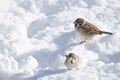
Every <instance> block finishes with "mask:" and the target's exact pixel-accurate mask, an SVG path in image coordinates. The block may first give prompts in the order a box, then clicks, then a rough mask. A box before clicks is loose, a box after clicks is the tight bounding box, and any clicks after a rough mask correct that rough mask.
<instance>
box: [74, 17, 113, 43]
mask: <svg viewBox="0 0 120 80" xmlns="http://www.w3.org/2000/svg"><path fill="white" fill-rule="evenodd" d="M74 24H75V30H76V31H77V32H78V33H79V34H80V35H82V36H83V37H84V38H85V40H84V41H81V42H80V43H81V44H82V43H84V42H86V41H87V40H90V39H91V38H92V37H93V36H95V35H102V34H109V35H112V33H111V32H107V31H102V30H100V29H98V28H97V27H96V26H95V25H93V24H92V23H90V22H88V21H86V20H84V19H83V18H77V19H76V20H75V22H74Z"/></svg>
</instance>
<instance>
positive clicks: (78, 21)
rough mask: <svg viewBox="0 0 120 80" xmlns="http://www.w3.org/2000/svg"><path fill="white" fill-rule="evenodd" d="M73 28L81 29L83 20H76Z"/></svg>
mask: <svg viewBox="0 0 120 80" xmlns="http://www.w3.org/2000/svg"><path fill="white" fill-rule="evenodd" d="M74 24H75V27H81V26H84V24H85V20H84V19H83V18H77V19H76V20H75V22H74Z"/></svg>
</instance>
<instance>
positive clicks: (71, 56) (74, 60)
mask: <svg viewBox="0 0 120 80" xmlns="http://www.w3.org/2000/svg"><path fill="white" fill-rule="evenodd" d="M65 56H66V57H67V58H68V59H69V61H70V63H71V64H73V63H75V62H76V61H77V58H78V57H77V55H76V54H74V53H69V55H65Z"/></svg>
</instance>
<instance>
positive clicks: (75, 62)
mask: <svg viewBox="0 0 120 80" xmlns="http://www.w3.org/2000/svg"><path fill="white" fill-rule="evenodd" d="M65 56H66V60H65V62H64V64H65V66H66V67H68V69H69V70H71V69H74V68H76V69H78V66H79V64H80V60H79V57H78V56H77V55H76V54H74V53H69V55H65Z"/></svg>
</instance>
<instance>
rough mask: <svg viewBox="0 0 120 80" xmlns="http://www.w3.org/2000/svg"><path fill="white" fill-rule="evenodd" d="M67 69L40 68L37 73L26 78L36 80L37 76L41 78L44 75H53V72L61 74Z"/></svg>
mask: <svg viewBox="0 0 120 80" xmlns="http://www.w3.org/2000/svg"><path fill="white" fill-rule="evenodd" d="M66 71H67V69H55V70H52V69H46V70H40V71H39V73H37V75H35V76H34V77H31V78H28V79H27V80H37V79H38V78H43V77H46V76H50V75H55V74H61V73H64V72H66Z"/></svg>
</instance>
